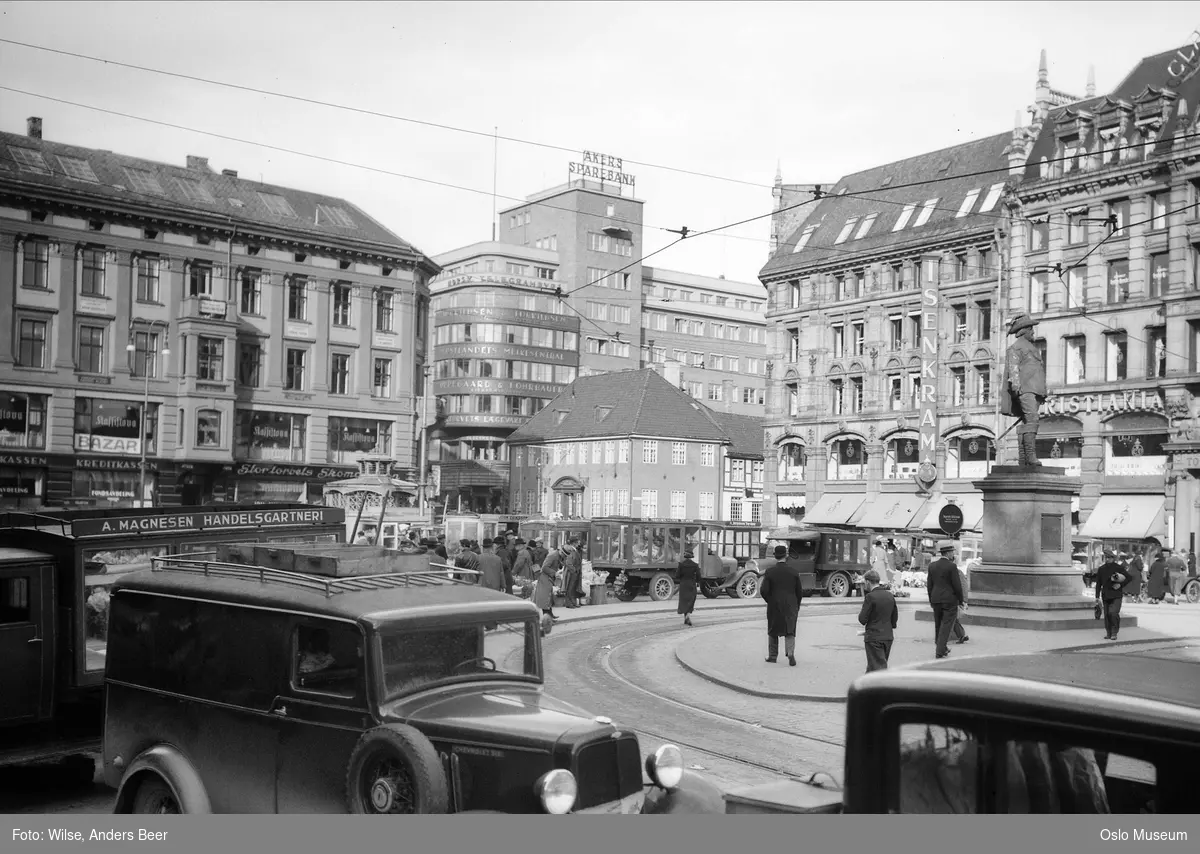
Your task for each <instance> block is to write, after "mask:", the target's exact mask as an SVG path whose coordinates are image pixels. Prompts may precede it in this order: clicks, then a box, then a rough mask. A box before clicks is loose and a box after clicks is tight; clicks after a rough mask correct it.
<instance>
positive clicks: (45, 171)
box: [0, 118, 439, 509]
mask: <svg viewBox="0 0 1200 854" xmlns="http://www.w3.org/2000/svg"><path fill="white" fill-rule="evenodd" d="M438 270H439V268H438V267H437V265H435V264H434V263H433V262H432V261H431V260H430V259H428V258H427V257H426V256H424V255H423V254H422V253H421V252H420V251H419V250H417V249H416V248H415V247H413V246H412V245H411V244H409V243H407V242H406V241H404V240H402V239H401V238H399V237H397V236H396V235H394V234H392V233H391V232H390V231H388V230H387V229H386V228H384V227H383V226H381V225H380V224H379V223H378V222H376V221H375V220H374V219H372V218H371V216H370V215H368V214H367V213H366V212H364V211H362V210H361V209H359V208H357V207H355V206H354V205H353V204H351V203H350V202H348V201H346V200H343V199H339V198H335V197H331V196H325V195H321V194H317V193H311V192H307V191H303V190H297V189H293V188H288V187H278V186H272V185H266V184H263V183H261V182H258V181H249V180H245V179H242V178H239V177H238V175H237V173H236V172H235V171H233V170H228V169H227V170H224V171H222V172H219V173H218V172H216V171H214V170H213V169H212V168H210V167H209V165H208V162H207V159H206V158H203V157H193V156H189V157H188V158H187V164H186V166H173V165H167V164H162V163H157V162H152V161H148V160H145V159H141V158H137V157H132V156H127V155H123V154H116V153H113V152H109V151H99V150H96V149H92V148H86V147H83V146H79V145H72V144H66V143H60V142H52V141H49V140H46V139H43V137H42V123H41V120H40V119H36V118H35V119H30V120H29V122H28V126H27V132H26V134H25V135H20V134H15V133H0V315H2V318H3V327H4V328H5V329H8V330H11V338H10V345H9V346H6V347H4V348H2V350H0V402H2V403H3V412H2V415H0V504H3V506H7V507H20V508H30V509H36V508H39V507H52V506H70V505H85V506H100V507H107V506H113V507H117V506H137V505H139V504H151V503H153V504H180V503H186V504H195V503H207V502H213V501H237V502H239V503H255V502H264V501H279V500H301V501H308V502H311V503H321V500H322V492H323V485H324V484H325V483H328V482H330V481H334V480H338V479H341V478H345V477H348V476H352V475H354V474H356V473H357V472H358V468H357V466H356V463H357V461H358V459H359V458H360V457H361V456H363V455H370V456H372V457H373V458H376V459H378V458H380V457H384V458H387V459H390V460H392V461H394V463H395V465H396V467H397V468H398V469H401V470H404V471H407V472H410V473H411V472H412V471H413V470H414V469H415V468H416V467H417V460H416V457H417V444H416V443H417V437H418V427H419V424H418V414H419V413H418V407H417V402H418V401H419V399H420V396H421V393H422V389H421V383H422V381H423V376H424V359H425V342H426V339H427V337H428V335H427V330H426V320H427V317H428V293H429V291H428V285H427V282H428V280H429V278H430V277H432V276H433V275H435V274H436V273H437V272H438ZM143 465H144V467H145V470H146V482H145V489H144V491H143V487H142V483H141V473H142V470H143Z"/></svg>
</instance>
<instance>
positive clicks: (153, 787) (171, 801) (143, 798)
mask: <svg viewBox="0 0 1200 854" xmlns="http://www.w3.org/2000/svg"><path fill="white" fill-rule="evenodd" d="M182 812H183V810H182V809H180V808H179V800H178V799H177V798H176V797H175V793H174V792H173V791H171V787H170V786H168V785H167V784H166V783H165V782H163V781H162V780H161V779H159V778H158V777H153V778H151V779H149V780H146V781H145V782H144V783H142V784H141V785H140V786H138V790H137V794H136V795H134V798H133V814H134V815H180V814H181V813H182Z"/></svg>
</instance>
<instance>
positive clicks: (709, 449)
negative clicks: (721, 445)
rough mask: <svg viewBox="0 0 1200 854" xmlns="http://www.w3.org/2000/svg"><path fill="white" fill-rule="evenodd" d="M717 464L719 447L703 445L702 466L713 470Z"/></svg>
mask: <svg viewBox="0 0 1200 854" xmlns="http://www.w3.org/2000/svg"><path fill="white" fill-rule="evenodd" d="M716 464H717V446H716V445H701V446H700V465H702V466H704V467H705V468H713V467H714V466H716Z"/></svg>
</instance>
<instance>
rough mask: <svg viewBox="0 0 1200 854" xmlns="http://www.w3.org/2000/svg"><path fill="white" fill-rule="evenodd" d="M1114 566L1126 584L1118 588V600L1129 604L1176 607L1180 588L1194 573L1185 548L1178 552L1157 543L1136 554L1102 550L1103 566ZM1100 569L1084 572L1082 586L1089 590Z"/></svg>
mask: <svg viewBox="0 0 1200 854" xmlns="http://www.w3.org/2000/svg"><path fill="white" fill-rule="evenodd" d="M1108 564H1115V565H1116V566H1118V567H1119V568H1120V572H1121V574H1122V575H1123V576H1124V577H1125V578H1126V581H1125V582H1124V584H1123V585H1122V587H1121V597H1120V598H1121V599H1129V600H1130V601H1133V602H1149V603H1150V604H1151V605H1157V604H1159V603H1162V602H1166V603H1168V604H1178V603H1179V599H1180V596H1181V594H1182V592H1183V586H1184V584H1185V583H1186V582H1187V579H1188V578H1189V577H1190V576H1193V575H1195V574H1196V554H1195V553H1194V552H1189V551H1188V550H1187V549H1179V550H1178V552H1177V551H1175V550H1174V549H1171V548H1166V547H1164V546H1160V545H1158V544H1157V543H1148V544H1147V545H1146V546H1144V547H1143V548H1142V550H1141V552H1140V553H1138V552H1134V553H1130V552H1126V551H1121V550H1119V549H1115V548H1105V549H1104V564H1103V565H1108ZM1099 571H1100V568H1097V569H1095V570H1091V571H1088V572H1085V573H1084V575H1083V580H1084V583H1085V584H1086V585H1087V586H1088V587H1092V586H1093V585H1095V584H1097V582H1098V574H1099Z"/></svg>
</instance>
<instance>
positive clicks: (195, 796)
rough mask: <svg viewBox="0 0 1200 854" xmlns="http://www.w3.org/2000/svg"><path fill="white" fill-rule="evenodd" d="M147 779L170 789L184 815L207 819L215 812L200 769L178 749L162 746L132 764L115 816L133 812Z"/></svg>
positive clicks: (150, 749)
mask: <svg viewBox="0 0 1200 854" xmlns="http://www.w3.org/2000/svg"><path fill="white" fill-rule="evenodd" d="M147 776H154V777H158V778H160V779H161V780H162V781H163V782H164V783H166V784H167V785H168V786H170V787H171V791H172V793H174V795H175V800H176V802H177V803H178V804H179V807H180V809H181V810H182V811H183V812H184V813H187V814H189V815H206V814H209V813H211V812H212V804H211V803H210V802H209V800H208V792H207V791H205V789H204V783H202V782H201V780H200V774H199V772H197V771H196V767H195V766H194V765H192V763H191V762H190V761H189V760H188V759H187V757H185V756H184V755H183V753H182V752H180V751H179V749H178V748H175V747H172V746H171V745H169V744H158V745H155V746H154V747H151V748H149V749H147V750H143V751H142V752H141V753H139V754H138V756H137V758H136V759H134V760H133V761H132V762H130V763H129V769H128V770H127V771H126V772H125V774H124V776H123V777H122V778H121V786H120V788H118V789H117V801H116V805H115V806H114V807H113V812H114V813H118V814H124V813H128V812H129V811H130V810H131V809H132V808H133V796H134V793H135V792H136V791H137V787H138V786H139V785H141V782H142V780H144V779H145V778H146V777H147Z"/></svg>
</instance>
